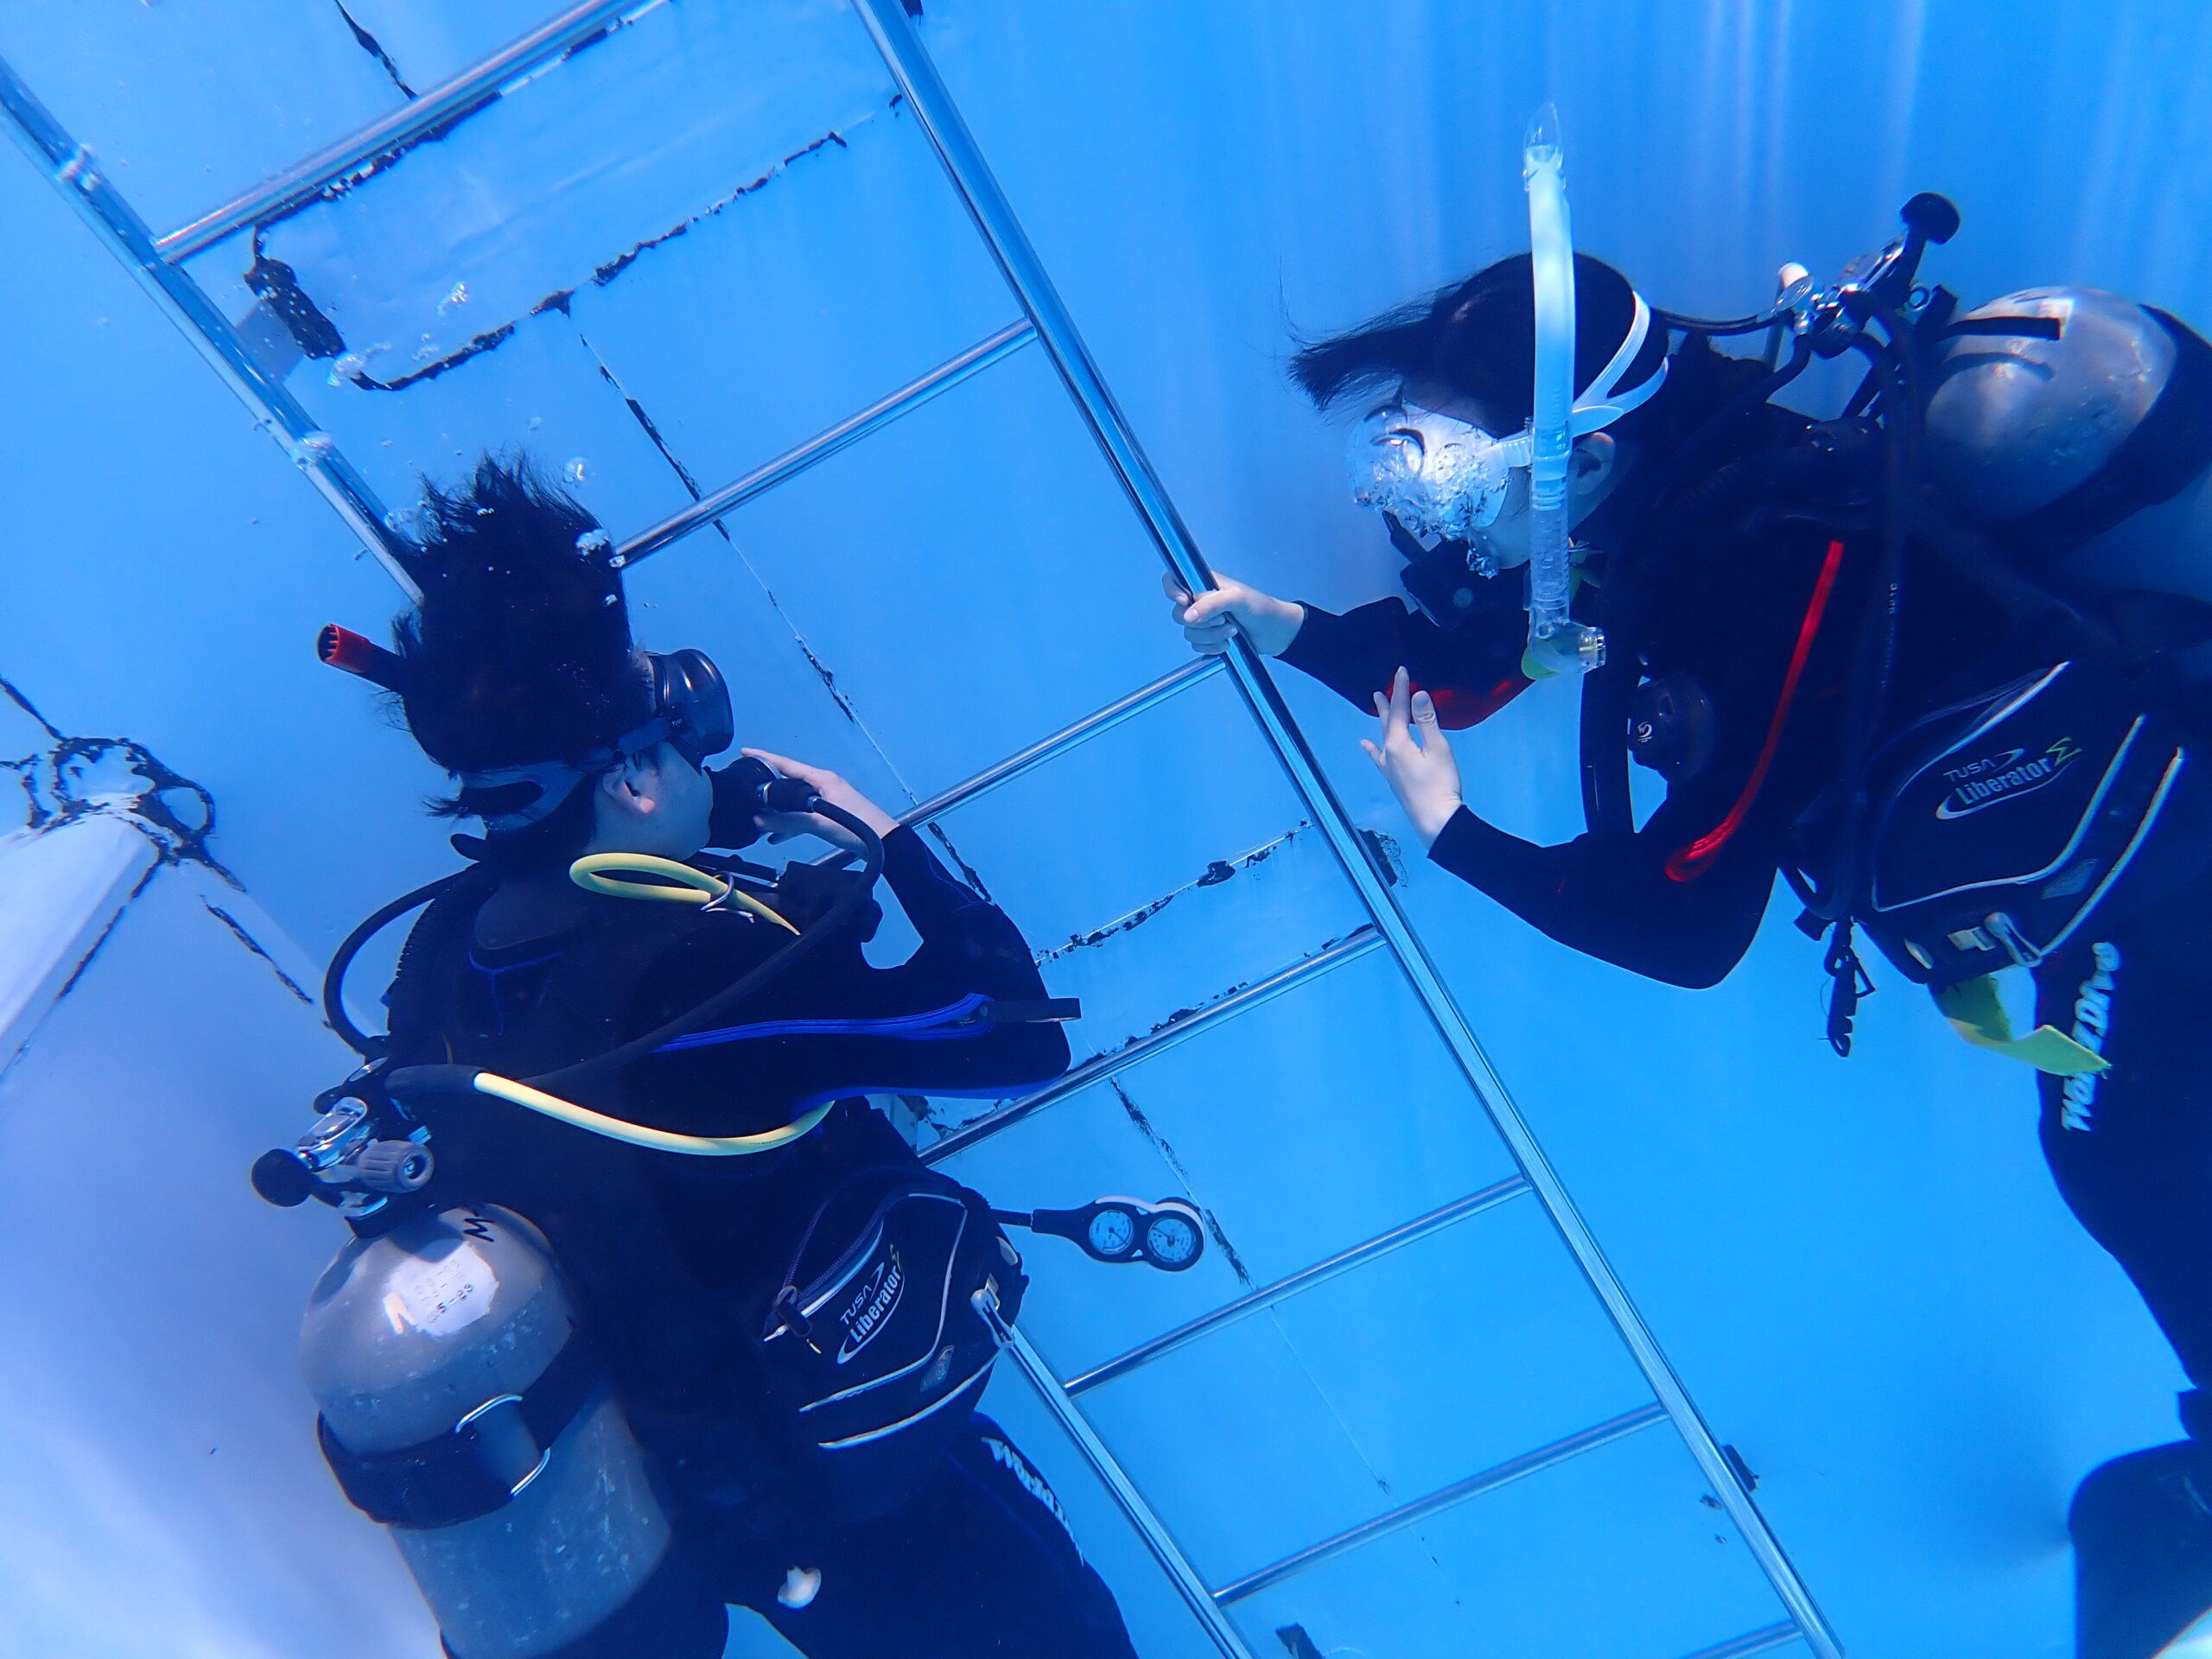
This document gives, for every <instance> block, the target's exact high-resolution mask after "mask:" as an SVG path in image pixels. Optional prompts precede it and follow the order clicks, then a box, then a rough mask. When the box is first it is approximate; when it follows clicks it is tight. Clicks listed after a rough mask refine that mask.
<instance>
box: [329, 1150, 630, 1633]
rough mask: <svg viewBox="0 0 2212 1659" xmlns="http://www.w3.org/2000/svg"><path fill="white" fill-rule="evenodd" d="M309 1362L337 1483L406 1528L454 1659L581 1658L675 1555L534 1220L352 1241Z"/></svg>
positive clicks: (484, 1218)
mask: <svg viewBox="0 0 2212 1659" xmlns="http://www.w3.org/2000/svg"><path fill="white" fill-rule="evenodd" d="M386 1144H389V1143H386ZM300 1366H301V1370H302V1374H303V1375H304V1377H305V1379H306V1382H307V1385H308V1389H309V1391H310V1392H311V1393H312V1394H313V1395H314V1396H315V1402H316V1404H317V1406H318V1407H319V1408H320V1411H321V1415H320V1416H319V1417H318V1418H317V1420H316V1433H317V1437H318V1439H319V1440H321V1446H322V1451H323V1455H324V1457H325V1458H326V1459H328V1461H329V1464H330V1467H331V1471H332V1472H333V1473H334V1474H335V1475H336V1476H337V1478H338V1482H339V1484H340V1486H341V1487H343V1488H344V1490H345V1492H346V1497H347V1498H348V1499H350V1500H351V1501H352V1502H353V1504H354V1505H355V1506H356V1507H357V1508H359V1509H360V1510H363V1511H365V1513H366V1514H368V1515H369V1516H371V1517H372V1519H374V1520H377V1521H379V1522H383V1523H384V1524H385V1526H386V1527H388V1528H389V1529H391V1538H392V1541H393V1542H394V1543H396V1544H397V1546H398V1548H399V1553H400V1554H401V1556H402V1557H403V1558H404V1560H406V1562H407V1566H408V1569H409V1570H410V1572H411V1573H414V1575H415V1581H416V1584H418V1585H419V1586H421V1587H422V1591H423V1599H424V1600H426V1601H427V1602H428V1603H429V1606H430V1610H431V1611H432V1612H433V1613H434V1614H435V1616H436V1618H437V1621H438V1625H439V1629H440V1630H441V1631H442V1633H443V1636H444V1638H445V1643H446V1647H447V1649H448V1652H449V1653H450V1654H452V1655H454V1659H537V1656H540V1655H546V1654H550V1653H553V1652H555V1651H556V1650H557V1649H562V1648H563V1647H566V1646H567V1645H568V1644H569V1643H571V1642H574V1641H575V1640H576V1639H577V1638H578V1637H582V1636H583V1635H585V1634H586V1633H587V1632H588V1631H590V1630H594V1629H595V1628H597V1627H599V1626H601V1625H602V1624H604V1623H605V1622H606V1621H607V1618H609V1617H610V1616H612V1615H613V1614H615V1613H616V1612H617V1611H619V1610H620V1609H622V1608H624V1607H625V1606H626V1605H628V1604H630V1603H632V1601H633V1600H634V1599H636V1598H637V1597H638V1594H639V1591H640V1590H642V1589H643V1588H645V1586H646V1584H647V1582H648V1581H649V1580H651V1579H652V1577H653V1576H654V1574H655V1573H656V1571H657V1570H658V1568H659V1567H661V1566H662V1563H663V1561H664V1559H665V1558H666V1557H667V1556H668V1554H669V1550H670V1545H671V1528H670V1523H669V1517H668V1513H667V1510H666V1509H665V1507H664V1504H663V1503H662V1501H661V1498H660V1496H659V1494H658V1491H656V1489H655V1486H654V1483H653V1481H652V1478H651V1477H650V1476H649V1474H648V1472H647V1468H646V1464H645V1454H644V1453H643V1452H641V1451H640V1450H639V1446H638V1443H637V1441H636V1440H633V1439H632V1436H631V1433H630V1430H629V1427H628V1426H627V1425H626V1423H625V1421H624V1420H623V1416H622V1410H621V1407H620V1405H619V1404H618V1403H617V1402H616V1400H615V1398H614V1395H613V1391H612V1390H611V1389H609V1387H608V1386H607V1380H606V1377H605V1374H604V1372H603V1371H602V1370H601V1367H600V1365H599V1363H598V1361H597V1359H596V1358H595V1357H594V1354H593V1352H592V1350H591V1346H590V1343H589V1338H588V1336H587V1335H586V1333H585V1332H583V1331H582V1328H581V1327H580V1325H579V1324H578V1322H577V1319H576V1313H575V1303H574V1300H573V1299H572V1298H571V1297H570V1295H569V1291H568V1288H567V1287H566V1286H565V1285H564V1284H563V1281H562V1278H561V1274H560V1270H559V1269H558V1268H557V1267H556V1265H555V1263H554V1261H553V1258H552V1256H551V1255H550V1252H549V1251H548V1249H547V1247H546V1243H545V1240H544V1238H543V1236H542V1235H540V1234H539V1233H538V1231H537V1229H536V1228H534V1227H532V1226H531V1224H529V1223H527V1222H525V1221H524V1220H523V1219H522V1218H521V1217H518V1216H515V1215H512V1214H510V1213H509V1212H508V1211H504V1210H500V1209H498V1208H495V1207H492V1206H486V1207H483V1208H481V1209H478V1208H474V1207H467V1206H464V1207H459V1208H453V1209H447V1210H442V1211H420V1212H417V1213H416V1214H414V1215H413V1216H412V1217H410V1218H409V1219H406V1220H404V1221H402V1222H400V1223H399V1224H397V1226H394V1227H392V1228H391V1229H390V1230H388V1231H382V1232H373V1231H372V1232H371V1233H369V1235H368V1236H359V1237H356V1238H354V1239H353V1240H352V1241H351V1242H350V1243H347V1244H346V1246H345V1248H344V1249H341V1250H340V1251H339V1253H338V1255H337V1257H336V1259H335V1260H334V1261H333V1262H331V1264H330V1266H329V1268H327V1269H326V1270H325V1271H324V1273H323V1274H322V1277H321V1279H320V1280H319V1281H317V1282H316V1285H315V1291H314V1294H313V1295H312V1296H311V1297H310V1299H309V1301H308V1314H307V1319H306V1323H305V1325H304V1326H303V1328H302V1332H301V1336H300Z"/></svg>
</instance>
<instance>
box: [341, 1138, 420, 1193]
mask: <svg viewBox="0 0 2212 1659" xmlns="http://www.w3.org/2000/svg"><path fill="white" fill-rule="evenodd" d="M436 1167H437V1160H435V1159H434V1158H432V1157H431V1155H430V1149H429V1147H426V1146H423V1144H422V1143H421V1142H419V1141H370V1142H369V1144H368V1145H367V1146H365V1147H362V1148H361V1149H360V1151H359V1152H358V1153H356V1154H354V1155H353V1171H354V1179H356V1180H358V1181H359V1183H360V1184H361V1185H363V1186H365V1187H367V1188H368V1189H369V1191H370V1192H421V1191H422V1190H423V1187H424V1186H426V1185H429V1179H430V1176H431V1173H432V1172H433V1171H434V1170H435V1168H436Z"/></svg>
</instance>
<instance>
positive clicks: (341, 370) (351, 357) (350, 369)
mask: <svg viewBox="0 0 2212 1659" xmlns="http://www.w3.org/2000/svg"><path fill="white" fill-rule="evenodd" d="M390 350H391V346H387V345H384V344H382V343H378V344H377V345H374V346H369V347H368V348H367V349H365V350H364V351H359V352H347V353H346V354H345V355H344V356H342V357H334V358H333V359H331V360H330V384H331V385H334V386H350V385H353V384H355V383H356V382H357V381H359V380H360V379H362V378H365V376H366V375H367V374H368V372H369V359H371V358H372V357H374V356H375V355H376V354H377V353H378V352H388V351H390Z"/></svg>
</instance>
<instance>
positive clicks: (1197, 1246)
mask: <svg viewBox="0 0 2212 1659" xmlns="http://www.w3.org/2000/svg"><path fill="white" fill-rule="evenodd" d="M1204 1248H1205V1239H1204V1238H1203V1237H1202V1236H1200V1234H1199V1232H1198V1224H1197V1223H1196V1222H1194V1221H1192V1219H1191V1218H1190V1217H1188V1216H1186V1215H1184V1214H1182V1213H1181V1212H1180V1211H1174V1210H1162V1211H1160V1212H1159V1213H1157V1214H1156V1215H1154V1216H1153V1217H1150V1218H1149V1219H1148V1220H1147V1221H1146V1223H1145V1228H1144V1253H1145V1255H1147V1256H1148V1257H1150V1258H1151V1260H1152V1262H1153V1264H1154V1266H1155V1267H1161V1268H1167V1269H1169V1270H1170V1271H1171V1272H1172V1271H1173V1270H1175V1269H1177V1268H1187V1267H1189V1266H1190V1265H1191V1264H1192V1262H1196V1261H1197V1260H1198V1252H1199V1251H1200V1250H1201V1249H1204Z"/></svg>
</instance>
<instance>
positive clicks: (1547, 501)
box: [1521, 104, 1643, 674]
mask: <svg viewBox="0 0 2212 1659" xmlns="http://www.w3.org/2000/svg"><path fill="white" fill-rule="evenodd" d="M1562 159H1563V158H1562V156H1561V152H1560V140H1559V115H1558V112H1557V111H1555V110H1554V109H1553V108H1552V106H1551V105H1548V104H1547V105H1544V106H1543V107H1542V108H1541V109H1540V110H1538V111H1536V113H1535V117H1534V118H1532V119H1531V120H1530V121H1529V135H1528V138H1527V140H1526V141H1525V143H1524V144H1523V146H1522V151H1521V176H1522V181H1524V182H1525V183H1526V185H1527V186H1528V190H1529V262H1530V264H1531V266H1532V268H1533V269H1532V274H1533V277H1534V279H1535V298H1536V377H1535V395H1534V397H1533V398H1532V399H1531V412H1530V415H1529V440H1530V445H1529V448H1530V455H1529V657H1530V658H1531V659H1532V660H1533V661H1534V662H1535V663H1538V664H1541V665H1542V666H1544V667H1545V668H1548V669H1549V670H1551V671H1553V672H1554V673H1555V674H1560V673H1569V672H1572V673H1577V674H1583V673H1587V672H1589V671H1591V670H1592V669H1593V668H1598V667H1600V666H1602V665H1603V664H1604V663H1605V635H1604V634H1602V633H1600V632H1599V631H1598V630H1597V629H1596V628H1593V627H1591V626H1588V625H1586V624H1585V623H1580V622H1577V621H1576V620H1574V619H1573V617H1572V616H1571V615H1569V614H1568V611H1567V606H1568V602H1569V601H1570V600H1571V598H1572V597H1573V575H1572V572H1571V569H1570V566H1569V562H1568V556H1567V460H1568V457H1569V455H1570V454H1572V453H1573V448H1574V440H1575V438H1576V437H1577V436H1578V435H1579V434H1578V433H1577V432H1576V431H1575V430H1574V427H1575V424H1576V423H1575V420H1574V414H1575V409H1574V233H1573V227H1572V226H1571V224H1570V222H1569V219H1568V217H1567V181H1566V180H1565V178H1564V177H1562V176H1561V173H1560V168H1561V162H1562ZM1639 321H1641V319H1639ZM1640 333H1641V331H1640V330H1639V331H1638V334H1639V335H1640ZM1642 343H1643V342H1642V340H1641V338H1640V337H1639V338H1638V339H1637V346H1641V345H1642ZM1623 366H1625V365H1623ZM1597 424H1602V423H1593V424H1592V425H1591V426H1590V427H1589V429H1590V430H1593V431H1594V430H1595V429H1596V426H1597Z"/></svg>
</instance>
